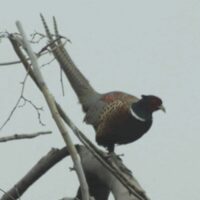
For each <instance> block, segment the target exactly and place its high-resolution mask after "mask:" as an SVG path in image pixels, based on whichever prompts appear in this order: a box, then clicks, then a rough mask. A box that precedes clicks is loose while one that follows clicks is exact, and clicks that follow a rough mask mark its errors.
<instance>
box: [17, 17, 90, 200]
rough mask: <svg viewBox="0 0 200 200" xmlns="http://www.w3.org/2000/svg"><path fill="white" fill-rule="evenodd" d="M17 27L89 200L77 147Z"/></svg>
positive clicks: (31, 52)
mask: <svg viewBox="0 0 200 200" xmlns="http://www.w3.org/2000/svg"><path fill="white" fill-rule="evenodd" d="M16 25H17V28H18V30H19V32H20V33H21V35H22V36H23V44H24V46H25V49H27V53H28V55H29V57H30V59H31V62H32V67H33V68H32V69H33V73H34V75H35V77H36V78H37V80H38V83H39V85H40V86H41V89H42V93H43V95H44V97H45V99H46V102H47V104H48V106H49V109H50V111H51V114H52V117H53V119H54V121H55V123H56V125H57V127H58V129H59V130H60V133H61V135H62V137H63V139H64V141H65V143H66V145H67V146H68V150H69V152H70V155H71V157H72V160H73V162H74V166H75V169H76V173H77V175H78V178H79V181H80V185H81V194H82V197H83V200H89V192H88V185H87V181H86V178H85V175H84V171H83V169H82V166H81V162H80V158H79V156H78V154H77V151H76V149H75V147H74V145H73V143H72V141H71V138H70V136H69V134H68V132H67V130H66V128H65V125H64V123H63V121H62V119H61V117H60V115H59V113H58V110H57V107H56V104H55V101H54V98H53V96H52V95H51V93H50V91H49V89H48V87H47V85H46V84H45V81H44V79H43V77H42V74H41V72H40V70H39V66H38V63H37V58H36V56H35V54H34V53H33V51H32V49H31V46H30V44H29V43H28V40H27V37H26V34H25V32H24V30H23V28H22V25H21V23H20V22H19V21H18V22H17V23H16Z"/></svg>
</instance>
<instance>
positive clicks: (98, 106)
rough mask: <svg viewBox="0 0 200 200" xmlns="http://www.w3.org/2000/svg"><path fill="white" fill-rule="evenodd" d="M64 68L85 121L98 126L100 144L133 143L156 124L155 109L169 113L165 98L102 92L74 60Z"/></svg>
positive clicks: (95, 127)
mask: <svg viewBox="0 0 200 200" xmlns="http://www.w3.org/2000/svg"><path fill="white" fill-rule="evenodd" d="M68 58H69V57H68ZM64 71H65V74H66V75H67V77H68V79H69V82H70V84H71V86H72V87H73V89H74V91H75V93H76V94H77V97H78V99H79V101H80V103H81V105H82V108H83V111H84V112H85V113H86V115H85V118H84V121H85V122H86V123H87V124H91V125H92V126H93V127H94V129H95V131H96V141H97V143H98V144H99V145H101V146H104V147H106V148H107V149H108V151H109V152H113V151H114V146H115V144H120V145H121V144H127V143H131V142H134V141H135V140H137V139H139V138H140V137H141V136H143V135H144V133H146V132H147V131H148V130H149V128H150V127H151V125H152V114H153V112H154V111H157V110H162V111H164V112H165V108H164V106H163V105H162V100H161V99H160V98H159V97H156V96H153V95H142V97H141V99H139V98H137V97H135V96H133V95H130V94H127V93H125V92H119V91H113V92H108V93H105V94H100V93H98V92H97V91H95V90H94V89H93V87H92V86H91V85H90V83H89V81H88V80H87V79H86V78H85V77H84V76H83V74H82V73H81V72H80V71H79V69H78V68H77V67H76V65H75V64H74V63H73V61H72V60H70V62H69V64H68V66H67V67H66V68H64Z"/></svg>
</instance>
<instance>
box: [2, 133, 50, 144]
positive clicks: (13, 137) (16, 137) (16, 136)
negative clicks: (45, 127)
mask: <svg viewBox="0 0 200 200" xmlns="http://www.w3.org/2000/svg"><path fill="white" fill-rule="evenodd" d="M51 133H52V132H51V131H44V132H37V133H31V134H14V135H11V136H7V137H1V138H0V142H8V141H11V140H21V139H32V138H35V137H38V136H41V135H47V134H51Z"/></svg>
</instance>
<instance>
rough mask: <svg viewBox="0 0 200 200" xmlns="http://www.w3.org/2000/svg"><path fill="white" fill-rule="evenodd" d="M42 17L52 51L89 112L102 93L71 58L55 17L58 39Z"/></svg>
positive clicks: (84, 108) (84, 107)
mask: <svg viewBox="0 0 200 200" xmlns="http://www.w3.org/2000/svg"><path fill="white" fill-rule="evenodd" d="M41 19H42V22H43V25H44V28H45V31H46V34H47V36H48V38H49V40H50V47H51V49H52V52H53V54H54V56H55V58H56V60H57V61H58V62H59V64H60V67H61V68H62V70H63V71H64V73H65V75H66V76H67V78H68V80H69V82H70V84H71V86H72V88H73V89H74V91H75V93H76V95H77V97H78V99H79V101H80V103H81V104H82V107H83V110H84V111H85V112H87V110H88V109H89V107H90V105H91V104H93V103H94V101H96V100H97V99H98V98H99V97H100V94H99V93H98V92H96V91H95V90H94V89H93V87H92V86H91V85H90V83H89V81H88V80H87V79H86V78H85V77H84V75H83V74H82V73H81V72H80V70H79V69H78V68H77V67H76V65H75V63H74V62H73V60H72V59H71V57H70V55H69V54H68V52H67V51H66V49H65V48H64V47H63V44H62V42H61V39H60V37H59V34H58V30H57V24H56V22H55V19H54V29H55V32H56V41H57V44H56V43H55V41H54V40H53V38H52V34H51V33H50V31H49V28H48V26H47V23H46V22H45V19H44V17H43V16H42V15H41Z"/></svg>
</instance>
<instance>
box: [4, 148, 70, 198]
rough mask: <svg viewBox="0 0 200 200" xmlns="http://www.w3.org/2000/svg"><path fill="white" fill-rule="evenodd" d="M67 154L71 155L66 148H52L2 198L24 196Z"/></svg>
mask: <svg viewBox="0 0 200 200" xmlns="http://www.w3.org/2000/svg"><path fill="white" fill-rule="evenodd" d="M66 156H69V152H68V150H67V149H66V148H62V149H61V150H58V149H52V150H51V151H50V152H49V153H48V154H47V155H46V156H44V157H43V158H41V159H40V160H39V161H38V163H37V164H36V165H35V166H34V167H33V168H32V169H31V170H30V171H29V172H28V173H27V174H26V175H25V176H24V177H23V178H22V179H21V180H20V181H19V182H18V183H16V184H15V185H14V186H13V187H12V188H11V189H10V190H9V191H8V192H6V193H5V194H4V195H3V196H2V198H1V200H13V199H17V198H19V197H20V196H22V195H23V193H24V192H25V191H26V190H27V189H28V188H29V187H30V186H31V185H32V184H33V183H34V182H35V181H37V180H38V179H39V178H40V177H41V176H42V175H44V173H46V172H47V171H48V170H49V169H50V168H51V167H53V166H54V165H55V164H56V163H58V162H59V161H61V160H62V159H63V158H64V157H66ZM16 188H17V190H16ZM17 191H18V192H17ZM11 197H12V198H11Z"/></svg>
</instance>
